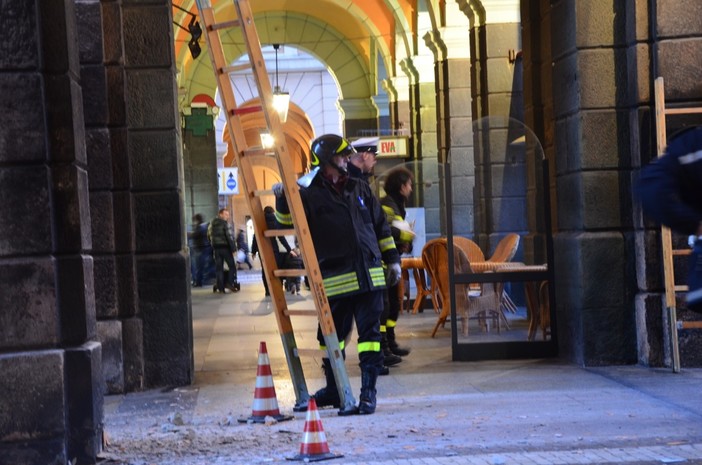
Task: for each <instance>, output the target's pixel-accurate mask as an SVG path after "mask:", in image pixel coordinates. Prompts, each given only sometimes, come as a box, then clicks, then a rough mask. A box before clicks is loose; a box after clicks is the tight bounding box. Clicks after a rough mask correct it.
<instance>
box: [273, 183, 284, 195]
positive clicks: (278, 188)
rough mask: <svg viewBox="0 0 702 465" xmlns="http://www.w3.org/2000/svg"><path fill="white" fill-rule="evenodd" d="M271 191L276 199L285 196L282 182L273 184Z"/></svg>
mask: <svg viewBox="0 0 702 465" xmlns="http://www.w3.org/2000/svg"><path fill="white" fill-rule="evenodd" d="M271 189H273V195H275V196H276V197H282V196H283V195H284V190H283V183H282V182H277V183H275V184H273V186H272V187H271Z"/></svg>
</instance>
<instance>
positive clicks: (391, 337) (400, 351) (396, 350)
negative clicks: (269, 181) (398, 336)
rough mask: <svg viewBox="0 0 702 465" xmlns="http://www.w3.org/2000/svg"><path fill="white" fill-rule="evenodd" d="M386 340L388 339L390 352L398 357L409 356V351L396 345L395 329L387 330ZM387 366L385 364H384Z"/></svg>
mask: <svg viewBox="0 0 702 465" xmlns="http://www.w3.org/2000/svg"><path fill="white" fill-rule="evenodd" d="M386 334H387V336H386V337H387V338H388V347H389V348H390V352H392V353H393V354H395V355H399V356H400V357H404V356H405V355H409V353H410V351H411V349H409V348H405V347H400V346H398V345H397V341H396V340H395V328H394V327H392V328H387V333H386ZM385 364H386V365H387V363H385Z"/></svg>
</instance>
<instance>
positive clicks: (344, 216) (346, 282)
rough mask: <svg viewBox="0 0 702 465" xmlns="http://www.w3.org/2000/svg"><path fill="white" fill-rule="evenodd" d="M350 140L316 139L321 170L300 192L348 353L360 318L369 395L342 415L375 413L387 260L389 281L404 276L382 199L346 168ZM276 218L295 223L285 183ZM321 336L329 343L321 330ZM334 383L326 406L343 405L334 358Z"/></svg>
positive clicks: (328, 373) (320, 396) (325, 394)
mask: <svg viewBox="0 0 702 465" xmlns="http://www.w3.org/2000/svg"><path fill="white" fill-rule="evenodd" d="M351 153H353V148H352V147H351V146H350V144H349V142H348V141H347V140H346V139H344V138H342V137H340V136H337V135H332V134H328V135H324V136H321V137H319V138H317V139H315V141H313V142H312V147H311V151H310V155H311V160H312V164H313V165H314V164H315V162H317V163H318V164H319V170H318V171H317V172H316V174H315V175H314V176H313V177H312V179H311V180H306V182H305V183H304V184H305V185H306V186H307V187H305V185H303V186H302V187H301V188H300V197H301V199H302V205H303V207H304V210H305V216H306V217H307V222H308V225H309V229H310V234H311V236H312V242H313V244H314V248H315V252H316V254H317V260H318V261H319V268H320V271H321V273H322V278H323V281H324V289H325V291H326V294H327V298H328V299H329V304H330V307H331V311H332V318H333V319H334V324H335V326H336V331H337V336H338V338H339V341H340V346H341V349H342V352H343V349H344V346H343V341H344V339H345V338H346V336H347V334H349V332H350V331H351V329H352V325H353V321H354V319H355V321H356V328H357V332H358V358H359V364H360V367H361V395H360V401H359V405H358V407H355V408H354V409H352V410H341V411H340V412H339V414H340V415H348V414H354V413H362V414H368V413H373V412H374V411H375V405H376V386H375V385H376V380H377V377H378V373H379V370H380V369H381V368H382V367H383V354H382V352H381V351H380V313H381V312H382V310H383V293H384V290H385V289H386V276H385V272H384V270H383V262H385V264H386V265H387V269H388V275H387V282H388V284H390V285H393V284H396V283H397V282H398V281H399V279H400V256H399V254H398V252H397V249H396V248H395V242H394V241H393V239H392V234H391V232H390V227H389V226H388V224H387V222H386V220H385V215H384V214H383V212H382V210H381V208H380V204H379V203H378V200H377V199H376V198H375V197H374V196H373V193H372V192H371V190H370V187H369V186H368V184H367V183H366V182H364V181H361V180H359V179H355V178H349V177H348V175H347V173H346V165H347V158H348V156H349V155H350V154H351ZM274 191H275V192H276V219H277V220H278V222H279V223H280V224H281V225H283V226H286V227H289V226H291V225H292V217H291V215H290V211H289V208H288V204H287V201H286V199H285V197H284V196H283V195H282V186H275V187H274ZM317 339H318V340H319V342H320V345H322V347H323V348H326V347H325V341H324V337H323V335H322V332H321V330H318V332H317ZM323 363H324V367H323V368H324V373H325V378H326V382H327V385H326V387H325V388H322V389H320V390H319V391H317V393H315V399H316V400H317V405H318V406H328V405H331V406H334V407H340V406H341V401H340V398H339V394H338V390H337V387H336V383H335V380H334V374H333V371H332V368H331V362H330V360H329V359H328V358H324V359H323Z"/></svg>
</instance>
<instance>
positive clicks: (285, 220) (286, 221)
mask: <svg viewBox="0 0 702 465" xmlns="http://www.w3.org/2000/svg"><path fill="white" fill-rule="evenodd" d="M275 219H276V221H278V223H280V224H283V225H285V226H292V224H293V222H292V215H291V214H290V213H281V212H279V211H277V210H276V212H275Z"/></svg>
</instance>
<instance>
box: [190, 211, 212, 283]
mask: <svg viewBox="0 0 702 465" xmlns="http://www.w3.org/2000/svg"><path fill="white" fill-rule="evenodd" d="M188 236H189V239H190V250H191V252H192V255H191V260H192V262H191V263H192V267H191V270H192V278H193V287H202V284H203V278H204V275H205V268H206V267H207V262H208V259H209V254H210V250H211V247H210V241H209V239H208V238H207V224H205V223H203V219H202V215H201V214H199V213H197V214H196V215H195V216H193V226H192V231H190V233H189V234H188Z"/></svg>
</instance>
